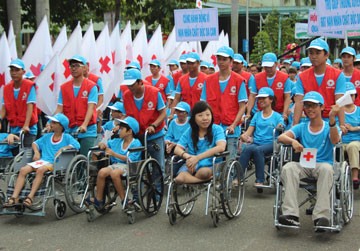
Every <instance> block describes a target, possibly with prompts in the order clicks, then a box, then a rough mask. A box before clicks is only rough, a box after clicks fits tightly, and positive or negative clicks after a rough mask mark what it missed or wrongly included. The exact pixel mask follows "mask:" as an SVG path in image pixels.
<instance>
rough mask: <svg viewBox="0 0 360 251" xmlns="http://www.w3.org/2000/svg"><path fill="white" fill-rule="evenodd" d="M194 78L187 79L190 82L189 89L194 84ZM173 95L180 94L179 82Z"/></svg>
mask: <svg viewBox="0 0 360 251" xmlns="http://www.w3.org/2000/svg"><path fill="white" fill-rule="evenodd" d="M196 79H197V77H196V78H190V77H189V82H190V87H193V86H194V84H195V82H196ZM175 93H179V94H181V93H182V89H181V85H180V82H178V84H177V86H176V90H175Z"/></svg>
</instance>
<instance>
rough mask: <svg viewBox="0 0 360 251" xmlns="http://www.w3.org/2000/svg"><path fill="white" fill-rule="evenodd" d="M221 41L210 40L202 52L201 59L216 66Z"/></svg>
mask: <svg viewBox="0 0 360 251" xmlns="http://www.w3.org/2000/svg"><path fill="white" fill-rule="evenodd" d="M218 44H219V42H218V41H215V40H213V41H209V42H208V43H207V45H206V47H205V49H204V52H203V54H202V57H201V59H202V60H204V61H206V62H209V63H212V64H214V66H216V56H215V54H216V52H217V50H218V48H219V46H218Z"/></svg>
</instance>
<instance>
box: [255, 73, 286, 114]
mask: <svg viewBox="0 0 360 251" xmlns="http://www.w3.org/2000/svg"><path fill="white" fill-rule="evenodd" d="M288 78H289V76H288V75H287V74H286V73H283V72H281V71H276V76H275V79H274V82H273V84H272V86H271V89H272V90H273V91H274V94H275V97H276V105H275V108H274V110H275V111H277V112H278V113H282V112H283V111H284V88H285V82H286V80H287V79H288ZM255 81H256V88H257V90H258V91H259V90H260V89H261V88H262V87H270V86H269V84H268V82H267V79H266V72H260V73H258V74H256V75H255ZM258 107H259V109H260V106H259V105H258Z"/></svg>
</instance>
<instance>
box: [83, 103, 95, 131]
mask: <svg viewBox="0 0 360 251" xmlns="http://www.w3.org/2000/svg"><path fill="white" fill-rule="evenodd" d="M94 109H95V104H93V103H90V104H88V108H87V111H86V115H85V119H84V122H83V123H82V125H81V126H80V127H79V129H80V132H86V129H87V126H88V124H89V122H90V119H91V117H92V115H93V112H94Z"/></svg>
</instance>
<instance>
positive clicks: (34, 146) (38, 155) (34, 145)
mask: <svg viewBox="0 0 360 251" xmlns="http://www.w3.org/2000/svg"><path fill="white" fill-rule="evenodd" d="M31 147H32V149H33V151H34V156H33V160H34V161H37V160H39V159H40V157H41V155H40V151H39V148H38V145H37V144H36V143H32V144H31Z"/></svg>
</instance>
